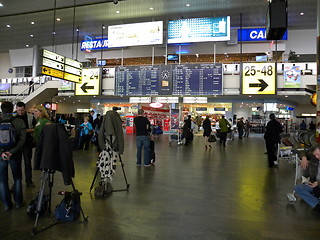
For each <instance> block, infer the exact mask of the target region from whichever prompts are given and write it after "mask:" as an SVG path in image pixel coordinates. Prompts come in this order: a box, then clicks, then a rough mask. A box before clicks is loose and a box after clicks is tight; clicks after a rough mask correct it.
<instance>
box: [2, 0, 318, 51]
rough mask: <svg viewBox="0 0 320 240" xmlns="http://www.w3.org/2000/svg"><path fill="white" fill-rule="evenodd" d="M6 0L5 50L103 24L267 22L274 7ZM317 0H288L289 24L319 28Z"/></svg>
mask: <svg viewBox="0 0 320 240" xmlns="http://www.w3.org/2000/svg"><path fill="white" fill-rule="evenodd" d="M0 3H2V4H3V6H2V7H0V32H1V38H0V52H7V51H8V50H9V49H20V48H26V45H28V47H32V46H33V45H38V46H40V47H42V46H53V45H60V44H70V43H75V42H76V40H77V39H78V40H79V41H81V40H83V39H84V36H86V35H89V36H101V35H106V34H107V28H106V29H105V30H104V32H102V25H104V26H108V25H115V24H125V23H134V22H143V21H158V20H163V21H167V20H173V19H179V18H194V17H214V16H225V15H229V16H231V27H239V26H240V15H242V26H243V27H255V26H264V25H265V16H266V10H267V6H268V0H119V2H118V4H114V3H113V0H0ZM55 4H56V6H55ZM187 4H190V6H186V5H187ZM316 4H317V1H316V0H288V28H289V29H315V28H316V22H317V21H316V20H317V14H316V12H317V8H316ZM150 8H152V9H150ZM54 9H56V10H54ZM117 11H118V13H117ZM301 12H303V13H304V15H303V16H301V15H300V13H301ZM57 18H60V21H59V22H58V21H57V20H56V19H57ZM31 22H33V23H34V24H31ZM7 25H10V27H7ZM77 27H79V35H78V36H77V32H76V28H77ZM52 32H55V35H54V36H53V34H52ZM102 33H103V34H102Z"/></svg>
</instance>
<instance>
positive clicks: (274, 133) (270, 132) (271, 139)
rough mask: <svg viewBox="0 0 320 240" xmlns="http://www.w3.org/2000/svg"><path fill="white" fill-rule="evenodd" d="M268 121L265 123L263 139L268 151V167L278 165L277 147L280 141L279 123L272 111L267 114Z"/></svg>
mask: <svg viewBox="0 0 320 240" xmlns="http://www.w3.org/2000/svg"><path fill="white" fill-rule="evenodd" d="M269 117H270V121H269V122H268V124H267V127H266V132H265V133H264V140H265V142H266V148H267V153H268V162H269V168H272V167H274V166H276V165H278V162H277V159H278V158H277V155H276V154H277V153H276V152H277V147H278V143H280V133H281V132H282V127H281V124H280V123H279V122H278V121H277V120H276V117H275V115H274V113H271V114H270V115H269Z"/></svg>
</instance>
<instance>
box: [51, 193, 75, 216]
mask: <svg viewBox="0 0 320 240" xmlns="http://www.w3.org/2000/svg"><path fill="white" fill-rule="evenodd" d="M59 194H61V195H64V198H63V199H62V200H61V202H60V203H59V204H58V205H57V206H56V209H55V211H54V217H55V219H56V220H57V221H60V222H72V221H76V220H77V219H78V218H79V216H80V210H81V209H80V208H81V207H80V195H81V193H80V192H78V191H77V190H75V191H72V192H66V191H63V192H61V193H59Z"/></svg>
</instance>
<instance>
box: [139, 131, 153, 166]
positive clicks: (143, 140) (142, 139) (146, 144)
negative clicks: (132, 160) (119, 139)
mask: <svg viewBox="0 0 320 240" xmlns="http://www.w3.org/2000/svg"><path fill="white" fill-rule="evenodd" d="M136 143H137V165H141V155H142V154H141V152H142V145H143V149H144V165H150V157H149V151H150V138H149V136H137V138H136Z"/></svg>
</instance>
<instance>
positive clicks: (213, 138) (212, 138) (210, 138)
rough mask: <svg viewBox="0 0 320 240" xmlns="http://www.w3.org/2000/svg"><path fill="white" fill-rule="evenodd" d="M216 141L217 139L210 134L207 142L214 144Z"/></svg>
mask: <svg viewBox="0 0 320 240" xmlns="http://www.w3.org/2000/svg"><path fill="white" fill-rule="evenodd" d="M216 141H217V138H216V136H215V135H213V134H211V135H210V136H209V138H208V142H216Z"/></svg>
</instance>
